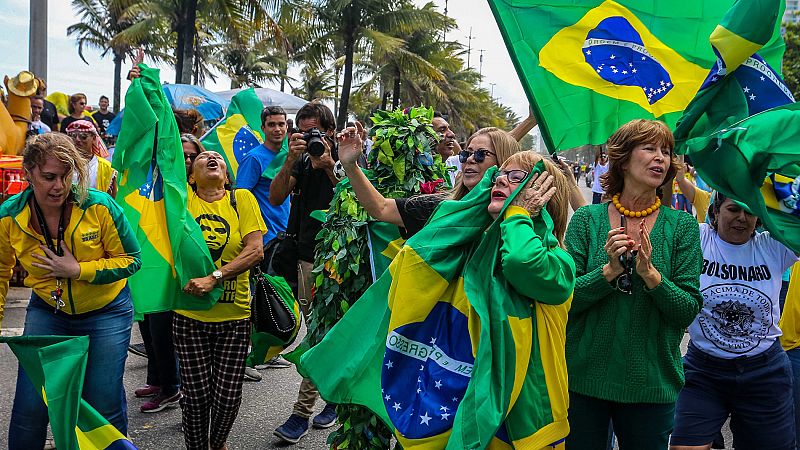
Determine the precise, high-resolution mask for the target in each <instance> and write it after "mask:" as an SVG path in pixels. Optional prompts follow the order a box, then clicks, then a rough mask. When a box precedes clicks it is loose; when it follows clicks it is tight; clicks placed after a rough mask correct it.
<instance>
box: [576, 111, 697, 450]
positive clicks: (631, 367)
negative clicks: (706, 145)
mask: <svg viewBox="0 0 800 450" xmlns="http://www.w3.org/2000/svg"><path fill="white" fill-rule="evenodd" d="M673 146H674V138H673V137H672V133H671V132H670V130H669V128H667V126H666V125H664V124H663V123H661V122H658V121H652V120H634V121H631V122H628V123H626V124H625V125H623V126H622V127H620V129H619V130H617V131H616V132H615V133H614V134H613V135H612V136H611V137H610V138H609V139H608V143H607V147H608V156H609V160H610V166H609V170H608V173H607V174H606V175H605V176H604V177H603V179H602V185H603V189H604V190H605V193H606V194H607V195H608V196H609V197H611V199H612V200H611V201H610V202H605V203H600V204H597V205H591V206H585V207H583V208H580V209H579V210H578V211H577V212H576V213H575V215H574V216H573V218H572V220H571V221H570V223H569V228H568V229H567V236H566V247H567V251H569V253H570V254H571V255H572V257H573V259H574V260H575V266H576V270H577V272H576V275H577V277H578V278H577V281H576V284H575V294H574V298H573V301H572V309H571V310H570V314H569V322H568V325H567V346H566V355H567V366H568V370H569V389H570V409H569V420H570V429H571V432H570V435H569V437H568V438H567V449H569V450H584V449H598V450H604V449H605V448H606V441H607V436H608V430H609V424H611V423H613V429H614V433H615V434H616V435H617V437H618V439H619V445H620V449H622V450H625V449H637V450H638V449H666V448H667V445H668V438H669V434H670V433H671V431H672V427H673V421H674V419H673V416H674V409H675V401H676V399H677V396H678V392H679V391H680V390H681V387H682V386H683V381H684V378H683V366H682V363H681V352H680V342H681V339H682V338H683V333H684V330H685V329H686V327H688V326H689V324H691V323H692V321H693V320H694V318H695V316H696V315H697V313H698V312H699V311H700V307H701V305H702V297H701V295H700V292H699V288H698V285H699V277H700V269H701V265H702V260H703V256H702V252H701V250H700V236H699V231H698V227H697V221H695V220H694V218H693V217H692V216H691V215H689V214H687V213H685V212H682V211H675V210H672V209H669V208H667V207H662V206H661V203H660V201H659V200H658V199H659V197H660V194H661V192H660V191H661V189H662V188H663V186H664V185H665V184H666V183H667V182H669V181H670V180H671V179H672V177H673V176H674V174H675V170H676V169H675V164H676V161H675V155H674V154H673V153H672V148H673Z"/></svg>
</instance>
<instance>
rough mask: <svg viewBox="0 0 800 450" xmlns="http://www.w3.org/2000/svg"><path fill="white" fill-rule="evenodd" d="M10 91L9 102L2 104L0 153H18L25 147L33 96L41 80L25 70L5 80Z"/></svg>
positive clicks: (0, 106)
mask: <svg viewBox="0 0 800 450" xmlns="http://www.w3.org/2000/svg"><path fill="white" fill-rule="evenodd" d="M3 81H4V83H5V85H6V88H7V92H8V104H7V105H3V104H0V153H2V154H4V155H18V154H20V153H22V149H23V148H24V147H25V137H26V135H27V133H28V125H29V124H30V121H31V97H33V96H34V95H35V94H36V90H37V89H38V88H39V82H38V81H37V80H36V77H35V76H34V75H33V74H32V73H30V72H28V71H27V70H23V71H22V72H20V73H19V74H18V75H17V76H15V77H13V78H8V76H7V75H6V77H5V79H4V80H3Z"/></svg>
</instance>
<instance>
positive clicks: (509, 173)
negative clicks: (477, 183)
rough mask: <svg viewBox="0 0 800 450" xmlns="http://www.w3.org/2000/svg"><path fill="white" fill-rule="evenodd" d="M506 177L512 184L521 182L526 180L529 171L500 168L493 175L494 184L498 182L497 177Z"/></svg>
mask: <svg viewBox="0 0 800 450" xmlns="http://www.w3.org/2000/svg"><path fill="white" fill-rule="evenodd" d="M502 176H504V177H506V179H507V180H508V182H509V183H511V184H520V183H522V182H523V181H525V178H527V177H528V172H525V171H524V170H516V169H515V170H498V171H497V172H495V173H494V174H493V175H492V184H495V183H497V179H498V178H500V177H502Z"/></svg>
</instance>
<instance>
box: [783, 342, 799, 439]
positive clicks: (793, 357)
mask: <svg viewBox="0 0 800 450" xmlns="http://www.w3.org/2000/svg"><path fill="white" fill-rule="evenodd" d="M786 355H787V356H789V362H790V363H791V364H792V375H793V376H792V378H793V379H794V385H793V389H792V397H793V398H794V426H795V440H796V442H795V444H796V448H797V449H798V450H800V348H793V349H791V350H789V351H787V352H786Z"/></svg>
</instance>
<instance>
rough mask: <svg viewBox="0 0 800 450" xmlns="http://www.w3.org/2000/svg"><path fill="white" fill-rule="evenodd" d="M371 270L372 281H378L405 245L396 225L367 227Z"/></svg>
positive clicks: (383, 224)
mask: <svg viewBox="0 0 800 450" xmlns="http://www.w3.org/2000/svg"><path fill="white" fill-rule="evenodd" d="M367 233H368V234H367V236H368V239H369V241H368V245H369V257H370V268H371V269H372V279H373V281H374V280H377V279H378V278H379V277H380V276H381V275H383V273H384V272H386V269H388V268H389V264H390V263H391V262H392V260H393V259H394V257H395V256H397V253H399V252H400V249H401V248H402V247H403V244H404V243H405V241H406V240H405V239H403V238H402V237H401V236H400V230H398V228H397V226H396V225H392V224H390V223H386V222H370V223H369V224H368V225H367Z"/></svg>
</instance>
